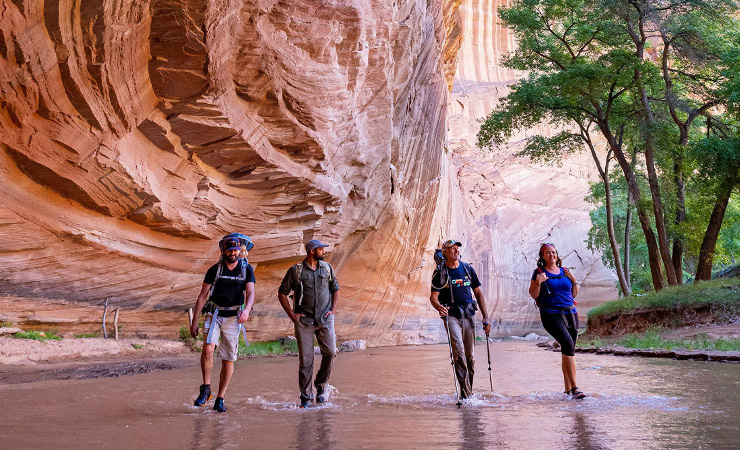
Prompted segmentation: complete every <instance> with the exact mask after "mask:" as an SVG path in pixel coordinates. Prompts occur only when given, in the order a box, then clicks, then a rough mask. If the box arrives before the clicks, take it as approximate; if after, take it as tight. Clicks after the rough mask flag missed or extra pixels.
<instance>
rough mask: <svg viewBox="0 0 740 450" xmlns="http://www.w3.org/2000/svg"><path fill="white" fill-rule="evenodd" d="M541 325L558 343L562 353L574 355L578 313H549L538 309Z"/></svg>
mask: <svg viewBox="0 0 740 450" xmlns="http://www.w3.org/2000/svg"><path fill="white" fill-rule="evenodd" d="M540 319H541V320H542V326H543V327H545V330H546V331H547V332H548V333H550V336H552V337H554V338H555V340H556V341H558V343H559V344H560V349H561V350H560V351H561V353H562V354H563V355H566V356H573V355H575V348H576V339H577V338H578V315H577V314H575V313H572V314H571V313H549V312H545V311H542V310H540Z"/></svg>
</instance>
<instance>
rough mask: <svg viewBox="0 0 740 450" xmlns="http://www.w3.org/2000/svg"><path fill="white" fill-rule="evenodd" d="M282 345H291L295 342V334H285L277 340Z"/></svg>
mask: <svg viewBox="0 0 740 450" xmlns="http://www.w3.org/2000/svg"><path fill="white" fill-rule="evenodd" d="M277 341H278V342H279V343H280V345H282V346H286V347H287V346H290V345H291V344H292V343H293V342H296V338H295V336H283V337H281V338H278V340H277Z"/></svg>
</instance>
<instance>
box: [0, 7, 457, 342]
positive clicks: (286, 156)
mask: <svg viewBox="0 0 740 450" xmlns="http://www.w3.org/2000/svg"><path fill="white" fill-rule="evenodd" d="M458 5H459V1H430V2H419V1H396V2H387V1H369V0H367V1H348V2H322V1H276V0H263V1H246V0H241V1H239V0H213V1H205V0H204V1H196V0H151V1H141V0H123V1H95V2H93V1H73V0H69V1H67V0H61V1H46V2H44V1H33V0H28V1H21V0H18V1H7V0H6V1H3V2H2V10H3V13H2V21H1V22H0V27H1V28H0V29H1V31H2V34H1V35H0V83H1V84H0V96H1V97H0V100H1V102H2V103H1V106H2V112H1V114H0V130H1V131H2V133H1V134H0V172H1V173H2V179H3V182H2V183H1V185H0V193H1V196H2V199H1V200H0V218H1V219H0V222H1V223H2V225H3V226H2V227H1V228H0V233H2V235H1V237H2V239H1V242H0V266H1V267H2V270H1V271H0V278H1V283H0V284H1V286H0V291H1V292H0V293H4V294H13V295H20V296H27V297H39V298H40V297H54V298H65V299H71V300H77V301H82V302H99V301H100V300H101V299H102V298H104V297H110V298H111V303H112V304H113V305H114V306H115V305H118V306H122V307H132V308H141V309H160V308H181V309H183V310H184V308H186V307H187V306H190V305H192V303H193V302H194V300H195V297H196V295H197V293H198V292H199V290H200V284H201V281H202V277H203V274H204V272H205V270H206V269H207V267H208V266H209V265H210V264H213V263H214V262H215V261H216V259H217V257H218V252H217V246H216V240H215V239H216V238H217V237H218V236H219V235H222V234H224V233H227V232H231V231H241V232H243V233H246V234H248V235H250V236H251V237H252V238H253V239H254V241H255V243H256V246H255V249H254V251H252V252H251V254H250V255H249V258H250V261H251V262H252V263H253V264H256V266H257V278H258V281H257V304H256V307H255V314H254V320H251V321H250V323H249V331H250V332H251V333H252V334H253V335H255V337H257V338H261V337H267V336H275V335H279V334H281V333H283V334H284V333H286V332H289V331H290V330H292V327H290V326H289V321H288V320H287V319H286V318H285V317H284V314H283V313H282V312H281V310H280V308H279V306H278V304H277V299H276V292H277V286H278V284H279V281H280V280H281V278H282V275H283V274H284V272H285V270H286V269H287V268H288V267H289V265H290V264H293V263H295V262H296V261H299V260H300V259H301V258H302V256H301V255H302V254H303V243H304V242H306V241H308V240H309V239H311V238H318V239H321V240H322V241H324V242H327V243H328V244H330V245H331V247H330V248H329V250H330V251H331V253H330V257H329V260H330V261H331V262H332V263H333V264H334V265H335V267H336V268H337V269H338V274H339V281H340V284H341V286H342V303H341V305H340V310H341V311H342V314H341V315H340V316H338V318H339V322H340V325H339V326H338V328H339V331H340V334H341V335H344V336H348V337H349V336H354V335H358V336H359V335H362V336H363V337H364V338H367V339H369V340H370V341H371V342H375V343H400V342H408V341H418V340H423V339H424V336H425V335H426V331H427V324H426V322H425V321H426V320H427V317H428V316H429V307H428V305H427V303H428V285H427V283H426V279H427V278H428V275H429V272H428V271H429V270H430V269H429V267H430V264H427V266H426V267H425V268H423V269H422V270H420V271H417V272H413V273H412V275H409V274H410V273H411V272H412V271H413V270H414V269H415V268H416V267H417V266H419V265H420V264H421V261H422V260H423V258H424V251H425V249H426V248H427V247H428V246H430V245H431V246H433V245H434V244H429V241H430V239H432V238H430V235H431V230H432V229H433V228H434V227H433V224H434V223H435V221H437V222H438V221H440V220H441V219H440V218H439V217H437V216H435V214H434V210H435V206H436V203H437V201H438V195H439V192H440V189H441V186H442V183H443V179H442V176H441V175H442V173H443V165H444V164H445V159H444V157H443V153H442V145H443V142H444V135H445V123H446V102H447V93H448V85H449V83H451V76H452V73H453V72H454V69H455V64H456V61H455V57H456V55H457V49H458V48H459V45H460V42H461V39H462V36H461V35H460V28H459V16H458V15H457V6H458ZM435 244H436V241H435ZM422 274H424V275H423V277H424V282H421V281H420V280H421V278H422ZM437 321H438V319H437V320H436V321H434V325H433V327H432V328H433V329H434V330H436V328H434V327H436V326H437V325H438V324H437V323H436V322H437Z"/></svg>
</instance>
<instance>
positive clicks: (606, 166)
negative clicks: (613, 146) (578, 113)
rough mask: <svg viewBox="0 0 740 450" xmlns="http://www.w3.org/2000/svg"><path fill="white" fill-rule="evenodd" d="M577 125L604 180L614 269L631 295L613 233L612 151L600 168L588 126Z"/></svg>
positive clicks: (627, 292)
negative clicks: (610, 163) (610, 176)
mask: <svg viewBox="0 0 740 450" xmlns="http://www.w3.org/2000/svg"><path fill="white" fill-rule="evenodd" d="M579 126H580V128H581V137H582V138H583V140H584V141H586V144H588V148H589V149H590V150H591V157H592V158H593V160H594V163H595V164H596V168H597V169H598V170H599V176H601V180H602V181H603V182H604V198H606V233H607V235H608V236H609V246H610V247H611V249H612V257H614V269H615V270H616V271H617V279H618V280H619V286H620V287H621V288H622V295H624V296H625V297H627V296H630V295H632V290H631V289H630V287H629V285H628V284H627V281H626V280H625V277H624V269H623V268H622V261H621V260H620V259H619V246H618V245H617V238H616V235H615V233H614V211H613V206H612V187H611V184H609V160H610V159H611V153H612V151H611V150H610V151H608V152H607V153H606V162H605V163H604V167H603V168H602V167H601V161H599V155H597V154H596V148H594V145H593V142H592V141H591V136H590V133H589V131H588V128H586V127H584V126H583V125H582V124H580V123H579Z"/></svg>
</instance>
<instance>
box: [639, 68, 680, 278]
mask: <svg viewBox="0 0 740 450" xmlns="http://www.w3.org/2000/svg"><path fill="white" fill-rule="evenodd" d="M638 76H642V75H635V77H638ZM640 97H641V98H642V106H643V108H644V109H645V112H646V126H645V130H644V133H643V137H644V138H645V166H646V168H647V172H648V184H649V185H650V195H651V197H652V200H653V216H654V217H655V229H656V231H657V232H658V245H659V247H660V257H661V259H662V260H663V266H664V268H665V273H666V276H667V278H668V284H669V285H671V286H673V285H675V284H677V282H676V271H675V270H674V269H673V260H672V259H671V252H670V250H668V232H667V231H666V227H665V217H664V212H663V199H662V196H661V194H660V184H659V183H658V174H657V172H656V171H655V141H654V139H653V133H652V129H653V127H654V126H655V120H654V118H653V114H652V109H651V107H650V101H649V100H648V97H647V92H646V90H645V87H644V86H640Z"/></svg>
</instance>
